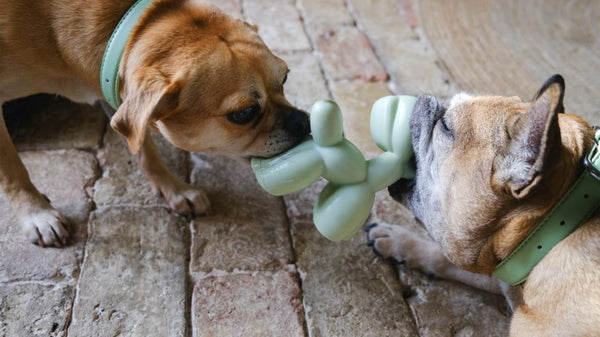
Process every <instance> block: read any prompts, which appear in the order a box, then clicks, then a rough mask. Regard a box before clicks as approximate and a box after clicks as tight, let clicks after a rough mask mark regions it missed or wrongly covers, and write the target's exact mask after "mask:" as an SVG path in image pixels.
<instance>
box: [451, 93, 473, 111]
mask: <svg viewBox="0 0 600 337" xmlns="http://www.w3.org/2000/svg"><path fill="white" fill-rule="evenodd" d="M471 98H473V96H471V95H469V94H467V93H466V92H460V93H458V94H456V95H454V96H452V99H451V100H450V107H448V109H452V108H454V107H455V106H457V105H459V104H461V103H464V102H466V101H468V100H470V99H471Z"/></svg>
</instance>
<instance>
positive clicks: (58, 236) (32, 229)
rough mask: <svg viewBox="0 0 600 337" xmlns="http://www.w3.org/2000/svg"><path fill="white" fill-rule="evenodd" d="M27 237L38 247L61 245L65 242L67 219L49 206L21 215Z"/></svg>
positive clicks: (66, 237)
mask: <svg viewBox="0 0 600 337" xmlns="http://www.w3.org/2000/svg"><path fill="white" fill-rule="evenodd" d="M21 221H22V223H23V228H24V231H25V235H26V236H27V239H28V240H29V241H30V242H32V243H34V244H37V245H38V246H40V247H51V246H54V247H62V246H65V245H66V244H67V239H68V237H69V231H68V230H67V227H68V226H67V220H66V219H65V217H64V216H63V215H62V214H60V213H59V212H58V211H56V210H54V209H52V208H50V209H44V210H39V211H36V212H33V213H31V214H27V215H24V216H22V217H21Z"/></svg>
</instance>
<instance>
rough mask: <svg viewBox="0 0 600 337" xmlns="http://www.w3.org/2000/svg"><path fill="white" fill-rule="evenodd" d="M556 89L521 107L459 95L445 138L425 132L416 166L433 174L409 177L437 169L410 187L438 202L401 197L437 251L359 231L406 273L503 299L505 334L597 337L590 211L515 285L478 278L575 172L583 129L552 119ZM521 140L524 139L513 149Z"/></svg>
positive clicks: (557, 105) (598, 303) (599, 267)
mask: <svg viewBox="0 0 600 337" xmlns="http://www.w3.org/2000/svg"><path fill="white" fill-rule="evenodd" d="M561 83H563V84H562V85H563V86H564V82H562V78H557V77H556V76H555V77H553V78H551V79H550V80H549V81H548V82H547V84H546V85H545V86H544V87H543V88H542V89H541V90H540V92H539V93H538V95H537V96H536V98H535V99H534V100H533V101H531V102H526V101H522V100H520V99H519V98H516V97H470V98H465V97H459V98H460V99H457V100H456V103H455V104H454V103H453V104H451V106H450V108H449V109H448V110H447V111H445V112H444V114H443V118H445V123H446V124H447V125H449V126H450V129H451V131H452V135H453V136H452V139H451V140H448V139H442V138H441V136H440V137H438V136H436V132H439V131H438V130H436V129H434V132H433V137H432V138H431V142H432V143H431V145H428V146H431V147H433V148H434V149H435V151H436V152H434V153H435V154H436V155H437V156H438V157H441V159H439V158H438V159H435V160H433V161H430V162H427V163H425V164H422V165H432V166H435V167H434V168H432V167H422V166H420V167H418V170H419V171H420V170H424V171H426V172H429V171H434V170H435V168H437V167H438V166H437V165H438V164H439V168H438V169H437V171H434V172H435V173H434V174H432V175H419V173H418V174H417V183H416V186H417V187H415V191H417V190H418V191H419V192H420V193H421V194H420V195H424V194H425V193H432V194H434V195H433V196H432V197H431V200H435V201H437V202H439V204H438V203H431V205H439V209H421V208H420V207H424V205H429V204H428V203H423V202H422V200H421V199H420V198H419V199H418V200H417V201H418V202H415V201H414V200H413V201H411V200H412V199H411V194H410V193H413V192H408V194H407V195H405V196H403V197H402V198H401V200H402V201H403V202H407V203H408V205H409V207H410V208H411V210H413V212H415V213H416V214H418V215H419V216H420V217H421V218H423V219H424V225H425V227H426V228H427V229H428V231H429V232H430V233H431V234H432V236H433V238H434V239H435V240H436V241H437V242H438V244H439V246H438V245H437V244H435V243H433V242H431V241H427V240H424V239H421V238H419V237H417V236H416V235H415V234H412V233H410V232H407V231H406V230H403V229H399V228H397V227H396V226H390V225H385V224H382V225H378V226H375V227H374V228H372V229H370V231H369V240H370V241H371V242H372V243H373V246H374V249H375V250H376V251H377V252H379V253H380V254H382V255H384V256H386V257H393V258H396V259H398V260H406V261H409V260H411V261H410V263H409V265H410V266H414V267H415V268H419V269H422V270H424V271H426V272H429V273H434V274H436V275H439V276H441V277H446V278H451V279H455V280H459V281H461V282H464V283H466V284H470V285H472V286H476V287H479V288H482V289H485V290H488V291H494V292H502V293H504V294H505V295H507V299H509V301H510V303H511V305H512V307H513V309H515V313H514V318H513V321H512V324H511V333H510V335H511V336H594V335H597V334H598V331H600V213H599V212H597V213H596V214H595V215H593V216H592V218H590V219H589V220H588V221H587V222H586V223H585V224H584V225H582V226H581V227H580V228H579V229H577V230H576V231H575V232H574V233H572V234H571V235H570V236H568V237H567V238H566V239H564V240H563V241H561V242H560V243H559V244H557V245H556V246H555V247H554V248H553V249H552V250H551V251H550V252H549V253H548V254H547V255H546V257H544V259H543V260H542V261H541V262H540V263H539V264H538V265H537V266H536V267H535V268H534V269H533V270H532V272H531V274H530V275H529V278H528V279H527V281H526V282H525V283H524V284H523V285H522V286H517V287H513V288H510V289H509V288H508V287H507V286H506V285H505V284H503V283H502V282H499V281H498V280H496V279H494V278H492V277H489V276H486V275H490V274H491V273H492V272H493V270H494V269H495V267H496V265H497V264H498V263H499V262H500V261H502V260H503V259H504V258H506V257H507V256H508V255H509V254H510V253H511V252H512V251H513V250H514V249H515V248H516V247H517V245H518V244H519V243H521V242H522V241H523V239H524V238H525V237H526V236H527V235H528V234H529V232H530V231H531V230H532V229H533V228H534V227H535V226H536V225H537V224H538V223H539V222H540V221H541V219H543V217H544V216H545V215H546V214H547V213H548V212H549V210H550V209H551V208H552V206H553V205H554V204H555V203H556V202H557V201H558V200H560V199H561V197H562V196H563V195H564V194H565V193H566V192H567V190H568V189H569V188H570V187H571V185H572V184H573V182H574V181H575V179H577V177H578V176H579V175H580V174H581V172H582V158H583V156H584V155H585V154H586V153H587V152H588V151H589V150H590V148H591V146H592V135H593V131H592V130H591V128H590V127H589V125H588V124H587V123H586V122H585V121H583V120H582V119H581V118H580V117H578V116H575V115H569V114H564V113H562V112H563V111H562V109H563V108H562V95H563V89H562V88H561ZM547 111H550V113H549V114H546V112H547ZM540 112H542V113H540ZM557 112H558V114H557ZM532 116H542V117H543V118H544V120H541V119H540V117H532ZM546 116H547V117H546ZM536 118H537V119H536ZM411 122H412V121H411ZM411 125H412V124H411ZM417 125H418V124H415V126H417ZM437 127H438V126H436V128H437ZM414 131H415V130H413V132H414ZM532 135H535V136H539V135H541V137H534V136H532ZM436 137H437V138H436ZM528 137H532V138H531V139H533V140H531V141H527V142H521V140H522V139H529V138H528ZM437 143H445V144H446V145H444V146H446V147H444V148H443V149H446V152H444V153H443V154H442V153H441V152H439V151H438V148H437V147H435V146H438V145H435V144H437ZM523 144H529V145H528V146H523ZM529 147H531V149H535V151H538V150H539V153H537V154H536V155H534V156H532V157H531V160H530V161H527V163H528V164H527V165H524V164H523V163H520V160H521V159H519V158H522V157H524V156H525V154H524V153H526V152H527V151H528V148H529ZM532 151H533V150H532ZM423 153H425V152H423ZM417 157H418V158H417V162H419V159H420V158H419V154H417ZM421 157H422V158H423V160H424V159H425V157H424V155H423V154H421ZM507 158H508V160H507ZM524 162H525V161H524ZM419 179H424V180H422V181H421V182H419ZM428 179H433V182H428V181H427V180H428ZM419 188H420V190H419ZM436 193H440V197H437V196H436V195H435V194H436ZM395 197H396V196H395ZM427 198H429V197H427ZM436 207H437V206H436ZM447 259H449V260H447ZM444 260H445V261H446V262H444ZM450 261H452V262H450ZM459 267H460V268H459ZM461 268H462V270H461ZM465 270H467V271H469V272H467V271H465ZM475 273H476V274H475ZM515 294H516V295H517V296H516V297H515V296H513V295H515Z"/></svg>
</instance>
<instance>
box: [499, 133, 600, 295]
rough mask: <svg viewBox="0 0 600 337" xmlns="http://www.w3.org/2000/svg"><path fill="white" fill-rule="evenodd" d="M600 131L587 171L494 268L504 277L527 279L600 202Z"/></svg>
mask: <svg viewBox="0 0 600 337" xmlns="http://www.w3.org/2000/svg"><path fill="white" fill-rule="evenodd" d="M599 141H600V132H596V137H595V144H594V147H593V148H592V150H591V151H590V152H589V154H588V155H587V156H585V157H584V160H583V165H584V172H583V173H582V174H581V176H580V177H579V179H577V181H576V182H575V184H574V185H573V186H572V187H571V189H570V190H569V191H568V192H567V193H566V194H565V196H564V197H563V198H562V199H561V200H560V201H559V202H558V203H557V204H556V205H555V206H554V207H553V208H552V210H551V211H550V213H548V214H547V215H546V217H545V218H544V219H543V220H542V221H541V222H540V223H539V224H538V226H537V227H536V228H535V229H534V230H533V231H532V232H531V233H530V234H529V235H528V236H527V238H525V240H524V241H523V242H521V244H520V245H519V246H518V247H517V249H515V250H514V251H513V252H512V253H511V254H510V255H509V256H508V257H507V258H506V259H504V260H503V261H502V262H501V263H500V264H499V265H498V266H497V267H496V270H495V271H494V273H493V275H494V276H496V277H498V278H499V279H501V280H502V281H504V282H506V283H508V284H512V285H517V284H520V283H522V282H525V280H526V279H527V276H528V275H529V273H530V272H531V270H533V268H534V267H535V266H536V265H537V264H538V263H539V262H540V261H541V260H542V259H543V258H544V257H545V256H546V254H547V253H548V252H549V251H550V250H551V249H552V248H553V247H554V246H555V245H556V244H557V243H559V242H560V241H561V240H562V239H564V238H566V237H567V236H569V234H571V233H572V232H573V231H575V230H576V229H577V228H578V227H579V226H580V225H581V224H583V223H584V222H586V221H587V220H588V219H589V218H590V217H591V216H592V215H593V214H594V212H595V211H596V210H597V209H598V206H600V149H599V145H598V143H599Z"/></svg>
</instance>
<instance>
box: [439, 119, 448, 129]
mask: <svg viewBox="0 0 600 337" xmlns="http://www.w3.org/2000/svg"><path fill="white" fill-rule="evenodd" d="M440 123H441V124H442V127H443V128H444V131H450V128H449V127H448V124H446V116H444V117H442V118H440Z"/></svg>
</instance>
